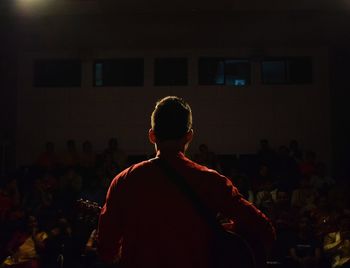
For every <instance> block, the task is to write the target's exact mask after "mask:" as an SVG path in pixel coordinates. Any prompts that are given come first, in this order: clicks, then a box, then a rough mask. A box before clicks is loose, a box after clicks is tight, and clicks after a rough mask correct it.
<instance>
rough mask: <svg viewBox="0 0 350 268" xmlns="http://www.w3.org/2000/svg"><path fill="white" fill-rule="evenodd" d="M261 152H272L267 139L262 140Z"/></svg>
mask: <svg viewBox="0 0 350 268" xmlns="http://www.w3.org/2000/svg"><path fill="white" fill-rule="evenodd" d="M260 150H262V151H268V150H270V143H269V141H268V140H267V139H262V140H260Z"/></svg>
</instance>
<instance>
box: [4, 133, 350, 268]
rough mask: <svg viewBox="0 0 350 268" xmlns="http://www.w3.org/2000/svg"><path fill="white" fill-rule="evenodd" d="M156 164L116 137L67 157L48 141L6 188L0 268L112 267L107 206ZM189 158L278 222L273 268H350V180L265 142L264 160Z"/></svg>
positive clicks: (291, 149) (205, 150) (311, 157)
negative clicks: (113, 194)
mask: <svg viewBox="0 0 350 268" xmlns="http://www.w3.org/2000/svg"><path fill="white" fill-rule="evenodd" d="M149 157H151V156H147V155H145V156H138V157H135V156H134V157H133V156H130V155H128V154H127V153H126V152H125V151H124V150H122V149H121V148H120V147H119V144H118V140H117V139H116V138H112V139H110V140H109V142H108V145H107V148H106V149H105V150H103V151H102V152H100V153H96V152H95V150H94V148H93V145H92V143H91V142H89V141H85V142H83V143H82V144H81V146H79V148H78V146H77V144H76V141H74V140H69V141H67V144H66V152H65V153H64V154H63V155H62V154H60V155H58V154H57V153H56V151H55V145H54V144H53V143H52V142H48V143H46V146H45V150H44V151H43V152H42V153H41V154H40V155H39V156H38V158H37V159H36V161H35V163H34V164H33V165H32V166H28V167H22V168H20V169H18V170H16V171H15V172H13V173H11V174H7V175H6V176H5V177H3V178H1V180H0V228H1V232H0V267H14V268H15V267H23V268H27V267H30V268H41V267H103V264H101V263H99V261H98V259H97V258H96V254H95V251H96V248H95V246H96V245H95V236H96V235H95V228H96V225H97V219H98V213H99V206H102V205H103V203H104V198H105V195H106V191H107V189H108V186H109V184H110V182H111V180H112V179H113V178H114V177H115V175H116V174H118V173H119V172H120V171H121V170H123V169H124V168H126V167H128V166H129V165H130V164H133V163H134V162H136V161H139V160H142V159H147V158H149ZM188 157H189V158H190V159H192V160H193V161H195V162H197V163H199V164H202V165H205V166H208V167H209V168H213V169H216V170H218V171H219V172H221V173H223V174H225V175H226V176H227V177H228V178H230V179H231V180H232V182H233V184H234V185H235V186H236V187H237V188H238V189H239V191H240V193H241V194H242V195H243V196H244V197H245V198H246V199H248V200H249V201H250V202H252V203H254V204H255V205H256V206H257V207H258V208H259V209H260V210H261V211H263V212H264V213H265V214H266V215H268V216H269V218H270V219H271V220H272V222H273V224H274V226H275V228H276V232H277V241H276V243H275V246H274V248H273V249H272V250H271V252H269V256H268V265H269V266H279V267H303V268H304V267H305V268H307V267H311V268H312V267H350V242H349V241H350V208H349V204H350V202H349V201H350V195H349V190H350V189H349V188H350V187H349V182H348V181H347V180H342V179H340V178H332V177H331V176H330V175H329V173H328V167H327V165H326V164H325V163H324V162H321V161H319V160H318V159H317V155H316V153H315V152H312V151H304V150H303V149H302V148H300V146H299V144H298V142H297V141H295V140H292V141H291V142H290V144H288V145H283V146H280V147H279V148H277V149H275V148H272V147H271V146H270V144H269V141H268V140H261V141H260V145H259V149H258V151H257V153H256V154H251V155H240V156H238V157H237V156H236V155H224V156H221V155H216V154H215V153H214V152H212V151H211V150H210V149H209V147H208V145H206V144H201V145H200V146H199V148H198V150H197V151H196V152H194V153H193V154H192V155H189V156H188ZM79 199H80V200H90V202H77V200H79Z"/></svg>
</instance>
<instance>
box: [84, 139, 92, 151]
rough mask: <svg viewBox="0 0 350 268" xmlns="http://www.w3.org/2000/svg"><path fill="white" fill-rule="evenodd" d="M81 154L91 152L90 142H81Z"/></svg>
mask: <svg viewBox="0 0 350 268" xmlns="http://www.w3.org/2000/svg"><path fill="white" fill-rule="evenodd" d="M83 152H84V153H90V152H92V144H91V142H90V141H84V142H83Z"/></svg>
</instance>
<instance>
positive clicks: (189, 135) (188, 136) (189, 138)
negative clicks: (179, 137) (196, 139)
mask: <svg viewBox="0 0 350 268" xmlns="http://www.w3.org/2000/svg"><path fill="white" fill-rule="evenodd" d="M193 134H194V133H193V129H192V128H191V129H190V131H188V132H187V133H186V135H185V141H186V143H190V142H191V141H192V139H193Z"/></svg>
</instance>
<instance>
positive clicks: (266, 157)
mask: <svg viewBox="0 0 350 268" xmlns="http://www.w3.org/2000/svg"><path fill="white" fill-rule="evenodd" d="M257 155H258V158H259V161H260V162H262V163H266V164H267V165H269V166H273V165H274V162H275V158H276V153H275V151H274V150H272V149H271V147H270V142H269V140H267V139H262V140H260V149H259V150H258V153H257Z"/></svg>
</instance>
